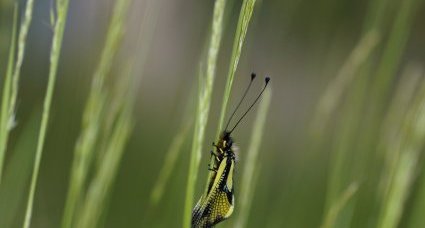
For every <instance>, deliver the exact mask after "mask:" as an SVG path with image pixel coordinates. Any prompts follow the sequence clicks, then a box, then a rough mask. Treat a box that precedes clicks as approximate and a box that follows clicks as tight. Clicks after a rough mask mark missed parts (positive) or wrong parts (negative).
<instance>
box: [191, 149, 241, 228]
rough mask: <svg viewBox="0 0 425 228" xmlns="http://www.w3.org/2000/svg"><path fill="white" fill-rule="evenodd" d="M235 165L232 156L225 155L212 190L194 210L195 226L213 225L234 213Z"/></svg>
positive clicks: (203, 227) (201, 227) (195, 227)
mask: <svg viewBox="0 0 425 228" xmlns="http://www.w3.org/2000/svg"><path fill="white" fill-rule="evenodd" d="M234 165H235V161H234V159H232V158H227V157H225V158H224V159H223V160H222V161H221V163H220V165H219V168H218V170H217V175H216V177H215V179H214V183H213V185H212V188H211V190H210V192H209V193H208V194H207V196H202V197H201V199H200V200H199V201H198V203H197V204H196V206H195V209H194V210H193V213H192V227H193V228H208V227H212V226H214V225H215V224H217V223H219V222H220V221H223V220H224V219H226V218H228V217H229V216H230V215H231V214H232V212H233V204H234V194H233V170H234Z"/></svg>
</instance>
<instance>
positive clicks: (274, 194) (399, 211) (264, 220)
mask: <svg viewBox="0 0 425 228" xmlns="http://www.w3.org/2000/svg"><path fill="white" fill-rule="evenodd" d="M115 2H116V1H114V0H73V1H70V3H69V9H68V10H69V13H68V19H67V22H66V27H65V33H64V39H63V47H62V51H61V56H60V60H59V68H58V74H57V81H56V83H55V92H54V95H53V101H52V106H51V112H50V114H51V115H50V118H49V123H48V128H47V129H48V131H47V136H46V143H45V147H44V150H43V157H42V160H41V166H40V173H39V179H38V182H37V187H36V192H35V199H34V209H33V217H32V222H31V227H60V225H61V223H62V217H63V213H64V208H65V201H66V197H67V191H68V186H69V182H70V176H71V169H72V161H73V159H74V150H75V147H76V142H77V140H78V138H79V135H80V132H81V130H82V127H81V126H82V121H83V120H82V118H83V112H84V109H85V105H86V101H87V98H88V97H89V94H90V91H91V90H92V88H91V86H90V85H91V82H92V78H93V74H94V72H95V70H96V67H97V65H98V64H99V61H100V58H101V57H100V56H101V53H102V50H103V47H104V45H105V39H106V36H107V33H108V26H109V23H110V21H111V18H112V17H113V15H114V12H115V11H114V7H115ZM25 3H26V2H25V1H19V21H22V18H23V13H24V7H25ZM130 4H131V5H130V7H129V9H128V11H127V12H125V20H124V21H125V23H124V24H125V29H124V30H123V32H124V33H123V37H122V39H121V40H120V41H119V48H118V49H119V50H118V53H117V55H116V57H115V58H114V61H113V65H111V67H112V69H111V72H110V73H109V74H108V77H107V80H106V82H105V84H106V87H107V88H112V89H110V90H113V88H115V87H114V86H115V84H117V83H118V82H119V81H120V80H121V78H122V77H124V76H123V75H125V74H126V73H125V69H126V67H127V64H128V63H129V58H131V57H132V56H133V57H135V60H134V62H135V64H134V67H133V69H132V75H133V77H138V78H140V80H135V81H136V82H137V85H135V86H136V87H137V93H136V94H133V95H129V96H133V97H134V98H135V100H134V110H132V111H133V113H134V115H133V116H134V120H133V121H132V133H131V136H130V137H129V139H128V141H127V144H126V146H125V149H124V153H123V155H122V159H121V162H120V163H119V168H118V171H117V173H116V177H115V181H113V183H112V186H111V187H110V189H109V190H108V193H109V194H107V196H106V198H105V200H104V204H103V205H102V206H101V207H102V208H103V209H102V212H101V215H100V218H99V221H100V222H99V223H98V224H97V226H99V227H181V224H182V218H183V208H184V202H185V192H186V182H187V176H188V166H189V159H190V149H191V142H192V137H191V136H192V135H193V129H192V128H193V123H194V121H195V115H196V113H195V107H196V102H197V97H198V95H197V94H196V93H197V86H198V80H199V78H198V72H199V71H200V68H201V69H202V65H201V64H200V62H201V59H202V56H203V54H204V52H205V50H206V48H207V47H206V44H207V41H208V37H209V31H210V26H211V21H212V17H213V9H214V1H212V0H208V1H195V0H175V1H166V0H157V1H154V0H138V1H133V2H132V3H130ZM241 4H242V1H241V0H227V5H226V8H225V13H224V26H225V27H224V30H223V40H222V45H221V48H220V51H219V55H218V62H217V69H216V74H215V75H216V80H215V82H214V87H213V93H212V102H211V109H210V116H209V119H208V125H207V128H206V135H205V142H204V144H203V151H205V153H204V154H203V155H202V159H201V164H200V169H199V173H198V179H197V183H196V194H195V195H194V196H193V197H194V200H195V201H196V200H197V199H198V198H199V197H200V195H201V193H202V191H203V187H204V183H205V180H206V178H207V163H208V161H209V150H210V149H211V148H210V145H211V142H212V141H215V138H214V137H215V135H216V126H217V124H218V118H219V115H220V107H221V103H220V102H221V100H222V96H223V91H224V85H225V81H226V75H227V70H228V67H229V61H230V56H231V49H232V45H233V37H234V35H235V29H236V25H237V22H238V17H239V12H240V8H241ZM54 5H55V4H54V0H35V2H34V12H33V19H32V23H31V27H30V29H29V35H28V37H27V41H26V44H27V47H26V51H25V56H24V61H23V66H22V71H21V79H20V82H19V93H18V99H17V109H16V110H17V111H16V127H15V128H14V129H13V130H12V131H11V133H10V137H9V140H8V144H7V152H6V156H5V163H4V164H5V165H4V171H3V178H2V182H1V183H0V222H1V223H2V224H1V225H0V226H1V227H21V226H22V222H23V218H24V215H25V206H26V201H27V194H28V189H29V183H30V176H31V170H32V167H33V160H34V155H35V151H36V149H35V148H36V143H37V141H36V140H37V135H38V129H39V127H40V118H41V113H42V106H43V99H44V95H45V90H46V86H47V80H48V72H49V53H50V46H51V42H52V32H53V31H52V26H51V24H50V23H51V22H50V21H51V19H50V17H51V8H52V6H54ZM424 6H425V5H424V4H423V1H421V0H404V1H400V0H369V1H365V0H360V1H350V0H339V1H337V0H318V1H307V0H269V1H265V0H257V3H256V5H255V8H254V12H253V16H252V19H251V22H250V25H249V29H248V33H247V38H246V40H245V44H244V47H243V49H242V55H241V59H240V63H239V66H238V69H237V71H236V76H235V81H234V86H233V88H232V96H231V99H230V103H229V110H233V107H235V105H236V104H237V102H238V99H239V97H240V96H241V94H242V93H243V90H244V88H245V87H246V85H247V84H248V82H249V75H250V74H251V72H256V73H257V74H258V75H259V76H260V78H262V77H263V76H264V75H267V76H270V77H271V78H272V81H271V85H270V87H271V90H272V98H271V104H270V109H269V112H268V115H267V119H266V122H265V130H264V132H263V134H262V135H261V138H262V142H261V146H260V151H259V155H258V159H257V160H256V161H255V162H256V163H255V166H256V169H255V173H254V176H253V177H252V178H253V180H252V182H253V183H252V187H251V189H250V190H251V191H252V197H251V198H250V201H251V206H250V210H249V216H248V220H247V222H246V227H320V226H322V227H425V220H424V219H423V215H425V175H424V174H425V172H424V171H425V166H424V165H425V164H424V156H423V155H424V154H423V152H424V144H423V142H425V136H424V133H423V132H424V129H425V123H424V120H423V118H425V116H424V115H425V112H424V110H423V108H424V105H425V102H424V101H425V100H424V99H425V93H424V91H425V81H424V72H425V71H424V67H425V28H424V23H423V22H424V21H425V7H424ZM13 9H14V1H12V0H0V70H1V71H0V75H2V76H1V82H0V83H1V88H2V93H3V85H4V80H3V79H4V77H3V75H5V74H6V67H7V61H8V52H9V48H10V42H11V34H12V28H13ZM140 40H141V43H140V45H138V44H137V43H138V42H140ZM257 80H258V81H256V83H255V84H254V86H253V87H254V89H253V91H251V93H249V95H248V101H249V100H253V99H254V97H255V95H256V94H257V91H258V90H259V89H260V87H261V86H262V79H257ZM260 81H261V83H260ZM112 94H113V93H112ZM127 98H128V99H132V98H129V97H126V96H123V97H122V98H120V99H122V100H121V101H125V100H126V99H127ZM106 100H107V103H108V102H111V101H110V100H108V99H106ZM247 103H249V102H247ZM247 106H248V105H247V104H244V105H243V106H242V109H245V108H246V107H247ZM104 111H105V112H108V110H104ZM228 113H229V112H228ZM255 113H256V111H255V110H254V111H253V112H252V113H250V115H248V117H247V118H246V119H245V120H244V122H243V123H242V124H241V125H240V126H239V127H238V129H237V130H236V131H235V132H234V134H233V136H234V140H235V141H236V143H237V144H238V146H239V147H240V152H239V153H238V163H237V169H236V175H235V183H236V187H235V188H236V193H235V197H236V206H235V214H234V215H233V216H232V217H231V218H230V219H229V220H227V221H225V222H223V223H221V224H219V225H217V226H218V227H234V226H235V224H236V221H237V220H238V219H239V216H238V210H239V208H238V205H240V202H238V195H239V194H241V192H243V191H246V189H242V188H240V187H239V186H240V179H241V176H242V175H243V173H244V169H243V167H244V162H245V161H246V157H244V152H245V151H247V150H248V147H249V145H250V140H251V138H250V135H251V131H252V126H253V124H252V123H253V122H254V120H255V117H256V114H255ZM107 114H108V113H106V115H107ZM226 119H227V117H226ZM182 125H183V128H185V127H184V126H186V125H188V127H187V129H189V130H188V131H189V132H188V133H186V134H187V136H188V137H186V138H185V139H184V140H183V141H182V147H181V150H180V152H179V153H178V157H177V158H176V163H175V166H173V167H172V171H171V175H170V178H169V179H168V180H167V181H166V184H165V187H164V194H163V197H162V198H161V199H160V200H159V201H158V202H157V203H152V199H151V192H152V191H153V188H154V186H155V185H156V183H157V180H158V178H159V176H160V170H161V169H162V168H163V166H164V164H165V159H166V157H167V150H168V148H169V147H170V144H171V143H172V141H173V139H174V137H175V136H176V135H179V134H183V133H182V132H181V130H179V129H180V128H182V127H181V126H182ZM97 166H99V164H93V166H92V167H91V168H90V170H93V169H95V167H97ZM93 173H95V172H93ZM93 173H90V172H89V177H92V176H93V175H95V174H93ZM88 182H89V181H87V183H86V184H87V185H89V183H88ZM85 189H86V188H85ZM84 191H85V190H84ZM79 204H82V202H79ZM95 209H96V207H95ZM97 209H99V208H97ZM76 219H78V218H76ZM74 227H78V226H77V225H74Z"/></svg>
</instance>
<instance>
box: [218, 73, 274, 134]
mask: <svg viewBox="0 0 425 228" xmlns="http://www.w3.org/2000/svg"><path fill="white" fill-rule="evenodd" d="M251 81H252V80H251ZM264 81H265V82H266V84H265V85H264V88H263V89H262V90H261V92H260V94H259V95H258V96H257V98H256V99H255V100H254V102H253V103H252V104H251V106H249V108H248V110H246V112H245V113H244V114H243V115H242V117H241V118H240V119H239V120H238V122H237V123H236V124H235V126H234V127H233V128H232V130H230V131H229V133H232V132H233V130H235V128H236V127H237V126H238V125H239V123H240V122H241V121H242V119H243V118H244V117H245V116H246V114H248V112H249V111H250V110H251V108H252V107H254V105H255V103H257V101H258V99H260V97H261V95H263V92H264V90H265V89H266V87H267V85H268V84H269V81H270V77H266V78H265V79H264ZM226 129H227V127H226Z"/></svg>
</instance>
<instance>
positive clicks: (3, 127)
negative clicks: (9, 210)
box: [0, 5, 18, 184]
mask: <svg viewBox="0 0 425 228" xmlns="http://www.w3.org/2000/svg"><path fill="white" fill-rule="evenodd" d="M17 29H18V6H17V5H15V10H14V12H13V28H12V37H11V41H10V48H9V60H8V63H7V71H6V77H5V80H4V85H3V95H2V102H1V114H0V184H1V180H2V176H3V175H2V173H3V172H2V171H3V164H4V156H5V154H6V149H7V141H8V139H9V132H10V130H11V129H12V126H13V124H11V123H13V121H10V120H11V119H10V113H9V110H10V96H11V90H12V88H11V87H12V84H11V82H12V74H13V71H12V70H13V64H14V62H15V51H16V33H17Z"/></svg>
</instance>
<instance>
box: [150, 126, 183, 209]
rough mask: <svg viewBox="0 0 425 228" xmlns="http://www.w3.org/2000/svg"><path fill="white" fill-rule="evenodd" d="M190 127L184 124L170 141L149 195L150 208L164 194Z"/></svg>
mask: <svg viewBox="0 0 425 228" xmlns="http://www.w3.org/2000/svg"><path fill="white" fill-rule="evenodd" d="M190 127H191V125H190V124H186V125H185V126H184V127H182V128H181V129H180V131H179V132H178V133H177V134H176V135H175V136H174V138H173V140H172V141H171V144H170V147H169V148H168V150H167V153H166V155H165V160H164V164H163V165H162V168H161V170H160V171H159V175H158V179H157V180H156V182H155V184H154V187H153V189H152V192H151V195H150V203H151V205H152V206H156V205H157V204H158V203H159V201H160V200H161V198H162V196H163V194H164V190H165V185H166V184H167V182H168V180H169V179H170V177H171V173H172V171H173V170H174V168H175V166H176V162H177V158H178V157H179V155H180V153H181V150H182V146H183V144H184V142H185V140H186V138H187V135H188V133H189V128H190Z"/></svg>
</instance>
